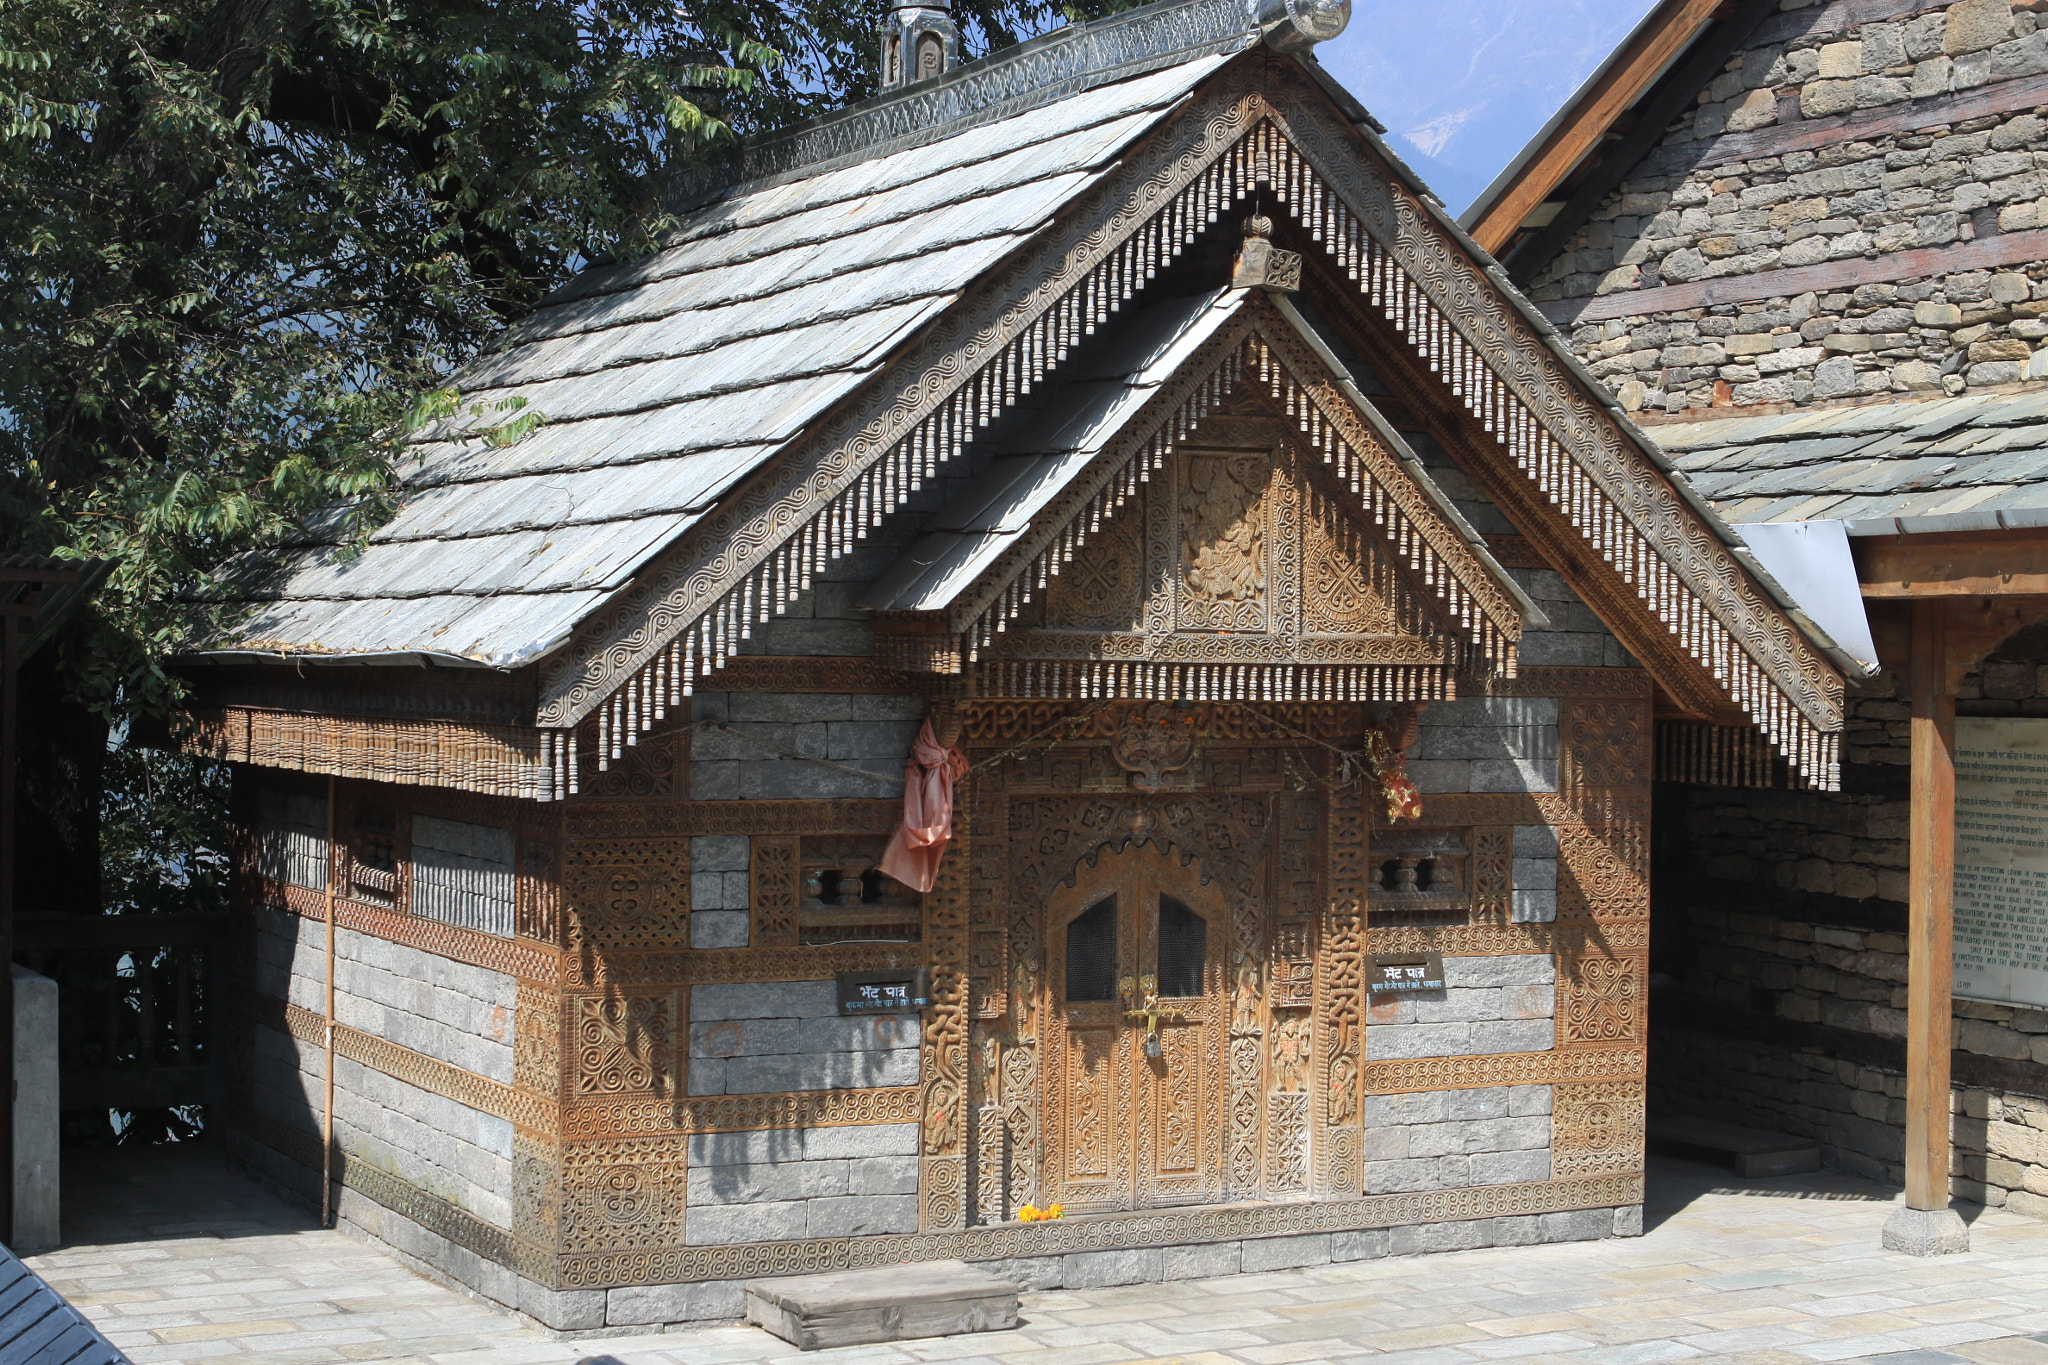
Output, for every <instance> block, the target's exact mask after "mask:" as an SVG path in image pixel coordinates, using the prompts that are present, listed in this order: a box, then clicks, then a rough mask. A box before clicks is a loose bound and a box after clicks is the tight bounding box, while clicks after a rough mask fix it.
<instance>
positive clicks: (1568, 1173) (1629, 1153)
mask: <svg viewBox="0 0 2048 1365" xmlns="http://www.w3.org/2000/svg"><path fill="white" fill-rule="evenodd" d="M1550 1093H1551V1116H1550V1171H1551V1174H1552V1175H1553V1176H1556V1177H1558V1178H1560V1179H1562V1178H1565V1177H1574V1176H1589V1175H1606V1174H1610V1173H1612V1174H1624V1173H1632V1172H1637V1171H1641V1170H1642V1169H1643V1083H1642V1082H1641V1081H1639V1080H1635V1081H1605V1082H1594V1083H1591V1084H1586V1083H1570V1084H1565V1085H1559V1086H1555V1087H1553V1088H1552V1090H1551V1092H1550Z"/></svg>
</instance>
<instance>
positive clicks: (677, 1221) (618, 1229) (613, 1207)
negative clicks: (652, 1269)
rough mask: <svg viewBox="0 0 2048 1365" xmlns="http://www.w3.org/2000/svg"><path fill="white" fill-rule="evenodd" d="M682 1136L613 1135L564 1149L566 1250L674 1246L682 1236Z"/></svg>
mask: <svg viewBox="0 0 2048 1365" xmlns="http://www.w3.org/2000/svg"><path fill="white" fill-rule="evenodd" d="M683 1141H684V1139H682V1138H679V1137H653V1138H614V1139H612V1140H611V1141H608V1142H597V1143H569V1144H565V1145H564V1146H563V1148H562V1157H561V1160H562V1203H561V1225H560V1227H561V1230H560V1238H561V1248H562V1250H563V1251H564V1252H568V1253H572V1254H573V1253H577V1252H593V1251H613V1250H616V1249H619V1248H623V1247H636V1246H646V1247H663V1246H673V1245H675V1244H677V1243H679V1242H681V1241H682V1240H683V1238H684V1228H683V1223H684V1216H685V1165H684V1159H683V1154H684V1149H683Z"/></svg>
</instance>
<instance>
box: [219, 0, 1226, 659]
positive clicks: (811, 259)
mask: <svg viewBox="0 0 2048 1365" xmlns="http://www.w3.org/2000/svg"><path fill="white" fill-rule="evenodd" d="M1237 22H1238V24H1239V29H1240V31H1238V32H1237V33H1236V34H1235V35H1234V36H1232V37H1230V38H1229V39H1228V40H1226V41H1222V42H1218V41H1216V40H1214V38H1213V35H1212V37H1211V39H1210V41H1208V43H1207V45H1206V46H1207V49H1208V50H1203V49H1202V48H1201V47H1199V46H1198V47H1197V49H1196V50H1194V51H1192V52H1189V53H1186V54H1183V59H1182V60H1180V61H1178V62H1177V63H1176V64H1174V65H1171V66H1167V67H1165V68H1164V69H1161V70H1155V71H1149V72H1146V73H1144V74H1140V75H1137V76H1135V77H1129V78H1125V79H1118V77H1119V76H1120V75H1122V74H1124V72H1123V71H1121V70H1110V71H1107V72H1102V73H1099V74H1098V79H1099V80H1101V81H1103V82H1106V83H1104V84H1101V85H1099V86H1098V87H1097V88H1094V89H1088V90H1083V91H1082V92H1081V93H1069V94H1066V95H1065V97H1064V98H1058V99H1056V100H1051V102H1048V103H1045V104H1043V105H1041V106H1040V107H1036V108H1029V109H1026V110H1024V111H1023V112H1018V113H1014V114H1011V115H1009V116H1008V117H1004V118H1001V119H999V120H997V121H993V122H987V123H983V124H980V125H979V126H971V127H968V128H966V129H964V130H963V131H960V132H957V133H955V134H954V135H952V136H949V137H944V138H941V139H939V140H937V141H932V140H930V139H929V138H928V137H927V138H926V139H923V140H914V142H915V145H911V146H907V147H900V148H898V149H897V150H894V151H888V152H886V153H885V154H880V155H876V156H873V157H871V158H870V159H867V160H863V161H858V162H856V163H855V164H851V165H845V166H841V167H839V168H838V169H828V170H824V171H822V172H820V173H815V174H808V175H805V176H802V177H800V178H794V179H792V178H788V177H786V176H785V177H782V178H780V179H771V180H770V181H767V182H757V183H756V184H755V185H754V186H752V187H748V186H742V187H740V188H738V189H737V190H735V191H734V192H732V193H731V194H730V195H729V196H728V197H726V198H724V199H722V200H720V201H718V202H716V203H714V204H712V205H711V206H709V207H707V208H704V209H702V210H701V211H699V212H698V213H696V214H695V215H694V216H692V217H690V218H688V219H687V220H686V221H685V223H684V225H683V227H682V228H681V230H680V231H679V232H678V233H677V234H676V235H675V237H674V238H673V239H672V244H671V245H670V246H669V247H668V248H667V249H666V250H664V251H662V252H661V253H660V254H658V255H656V256H653V257H650V258H648V259H646V260H644V261H640V262H636V263H633V264H629V265H621V266H615V267H610V268H605V269H597V270H591V271H587V272H585V273H584V274H582V275H581V276H579V277H577V279H576V280H575V281H573V282H572V283H571V284H570V285H569V286H568V287H566V288H565V289H563V290H562V291H560V292H559V293H558V294H556V295H555V296H554V297H553V298H552V299H550V300H549V302H548V303H547V304H546V305H545V306H543V307H542V308H541V309H540V310H539V311H537V312H536V313H535V314H534V315H533V316H532V317H531V318H529V319H527V320H526V321H525V322H524V323H522V324H521V325H520V326H518V327H516V328H514V329H512V330H511V331H510V332H508V334H507V335H506V336H505V337H504V339H503V340H502V342H501V343H500V345H499V347H498V349H497V351H496V353H495V354H493V355H491V356H489V357H487V358H485V359H484V360H483V361H482V362H481V363H480V364H479V365H477V366H476V367H475V368H473V369H472V370H471V371H469V372H468V373H467V374H466V375H464V376H463V378H462V379H461V381H460V388H461V390H462V392H463V402H464V411H463V412H462V413H460V414H458V415H457V416H455V417H452V418H450V419H449V420H447V421H445V422H443V423H440V424H438V425H437V426H435V427H434V428H431V429H429V430H428V431H426V432H424V433H422V434H421V438H420V439H419V441H418V443H417V444H416V445H415V446H414V447H413V455H414V456H415V457H416V459H415V460H414V461H408V462H407V463H406V464H404V465H402V466H401V468H400V470H399V475H400V477H401V479H402V481H403V492H402V495H401V497H402V509H401V511H400V512H399V513H398V515H397V517H396V518H395V519H394V520H393V521H392V522H391V523H390V524H388V525H386V526H385V527H383V528H382V529H380V530H379V531H378V532H377V533H376V534H375V535H374V536H373V537H372V538H371V540H370V542H369V545H368V547H367V548H366V549H365V550H364V551H363V552H362V553H361V554H359V555H356V556H355V557H353V558H350V557H349V556H348V555H347V554H345V553H344V551H343V550H342V548H341V547H340V546H339V545H337V544H333V543H327V544H321V543H319V539H320V538H319V536H318V534H317V533H316V534H314V535H313V536H312V537H311V540H312V541H313V543H312V544H311V545H302V548H301V549H299V550H298V552H296V553H294V554H293V555H292V556H291V557H289V558H288V559H287V560H286V561H284V562H283V563H282V564H281V565H280V564H279V563H278V562H277V561H274V560H272V559H269V558H260V557H252V558H251V560H249V561H248V562H247V563H246V564H245V565H244V566H242V567H241V568H240V570H239V571H238V572H237V573H235V574H234V575H232V576H231V577H230V584H231V587H230V589H229V592H228V594H227V595H228V596H230V597H232V598H233V599H236V600H246V601H249V602H251V603H253V604H254V605H253V607H252V609H251V610H250V612H249V613H248V614H247V616H246V618H245V619H244V620H243V621H242V622H241V623H240V624H239V625H238V626H237V628H236V630H235V632H234V635H233V637H232V638H231V639H230V640H229V641H226V642H223V643H222V644H220V645H217V646H216V647H215V648H213V649H210V650H208V651H206V652H207V653H208V654H212V655H215V656H218V655H221V654H235V653H258V654H271V655H275V654H281V653H291V654H320V655H327V656H330V657H337V658H343V657H345V658H351V659H357V660H365V661H367V660H378V661H383V662H409V661H425V660H429V659H431V660H434V661H436V662H443V663H458V664H461V663H467V664H475V665H482V666H486V667H492V668H516V667H519V666H521V665H523V664H526V663H529V662H531V661H533V660H535V659H537V658H539V657H541V656H542V655H544V654H547V653H548V652H550V651H551V650H553V649H555V648H557V647H559V646H560V645H561V644H562V643H563V641H564V640H566V639H567V637H568V635H569V633H570V631H571V630H572V629H573V628H574V626H575V625H576V624H577V622H579V621H580V620H582V619H583V618H584V617H585V616H586V615H588V614H589V613H590V612H591V611H592V610H593V609H595V608H596V607H597V606H598V605H599V604H600V603H602V602H603V601H605V600H606V599H607V598H609V597H610V596H611V595H612V594H613V593H615V592H616V591H617V590H618V589H620V588H621V587H623V586H624V585H625V584H626V583H627V582H628V580H629V579H630V578H631V577H632V575H633V574H634V572H635V571H636V570H637V569H639V568H640V567H641V566H642V565H644V564H645V563H646V562H647V560H648V559H649V558H650V557H651V556H652V555H654V554H655V553H656V552H657V551H659V550H660V549H662V548H663V547H664V546H667V545H669V544H670V543H672V542H673V541H674V540H675V539H676V537H677V536H679V535H681V534H682V533H683V532H684V531H686V530H687V529H689V528H690V527H691V526H692V525H694V524H695V523H696V522H697V521H698V520H700V519H701V518H702V517H703V516H705V515H706V514H707V513H708V512H709V511H710V510H711V508H712V507H713V506H714V505H715V504H716V503H717V501H718V500H719V498H720V497H721V496H722V495H723V494H725V493H726V492H727V491H729V490H730V489H732V488H733V487H734V486H735V485H736V484H737V483H738V482H739V481H740V480H741V479H742V478H744V477H745V476H746V475H747V474H748V473H749V472H751V471H752V470H754V469H756V468H758V467H759V466H760V465H761V464H762V463H763V462H765V461H766V460H768V459H769V458H770V457H771V456H773V455H774V454H775V453H776V452H777V451H778V450H779V449H781V448H782V447H783V446H784V445H786V444H787V443H789V442H790V441H791V440H793V439H794V438H796V437H797V436H798V435H800V434H801V433H802V432H803V431H804V430H805V429H806V428H807V427H808V426H809V425H810V424H811V423H812V422H814V421H815V420H817V419H818V418H819V417H820V416H821V415H822V414H823V413H825V412H826V411H827V410H828V409H829V408H831V407H832V405H833V404H835V403H836V402H838V401H839V400H840V399H842V398H844V397H846V396H847V395H848V394H850V393H851V392H853V391H854V389H855V388H856V387H857V386H858V385H860V384H861V383H862V381H863V380H865V379H867V378H868V377H869V376H871V375H872V374H873V373H874V372H875V371H876V369H877V368H878V367H880V366H881V365H882V364H883V363H884V362H885V361H886V360H887V358H888V357H889V356H890V355H891V354H893V353H894V352H895V351H896V350H898V349H899V348H900V347H902V346H903V345H904V344H906V343H907V342H908V341H909V340H910V339H911V338H912V336H913V335H914V334H915V333H916V332H917V331H918V329H919V328H921V327H922V326H923V325H924V324H926V323H927V322H929V321H931V320H932V319H933V318H935V317H936V316H938V315H939V313H940V312H941V311H943V310H944V309H945V308H946V307H947V306H948V305H949V304H951V303H952V302H953V301H954V300H955V299H956V298H958V297H959V295H960V293H961V291H962V290H964V289H965V288H967V287H968V285H970V284H971V283H972V282H973V281H975V280H976V279H978V278H979V277H981V276H983V275H984V274H986V273H987V272H988V271H989V270H990V269H991V268H992V267H993V266H995V265H996V264H997V263H998V262H999V261H1001V260H1002V258H1003V257H1005V256H1006V255H1008V254H1009V253H1010V252H1011V250H1012V249H1014V248H1015V247H1017V246H1018V245H1019V244H1020V243H1021V242H1023V241H1024V240H1026V239H1027V238H1028V237H1029V236H1030V235H1031V234H1033V233H1034V232H1035V231H1037V230H1038V229H1039V228H1040V227H1041V226H1043V225H1044V224H1045V223H1046V222H1047V221H1048V220H1049V219H1050V218H1051V217H1052V216H1053V214H1054V213H1055V212H1056V211H1057V210H1059V209H1060V208H1061V207H1062V206H1063V205H1065V204H1067V203H1069V202H1071V201H1072V200H1073V199H1074V198H1075V196H1077V195H1079V194H1081V193H1082V192H1084V191H1085V190H1086V189H1088V188H1089V187H1090V186H1091V185H1093V184H1094V183H1096V181H1097V180H1098V179H1099V178H1100V177H1101V176H1103V175H1104V174H1106V173H1108V171H1109V170H1110V169H1112V168H1113V167H1114V165H1115V163H1116V161H1117V159H1118V157H1119V154H1120V153H1121V152H1122V151H1123V149H1125V148H1126V147H1128V146H1129V145H1130V144H1131V143H1132V142H1133V141H1134V140H1136V139H1137V138H1138V137H1140V136H1141V135H1143V134H1144V133H1145V132H1146V131H1147V130H1148V129H1150V128H1151V127H1153V126H1154V125H1155V124H1157V123H1158V122H1159V121H1161V120H1162V119H1163V118H1165V117H1166V116H1167V115H1168V114H1169V113H1170V112H1171V111H1172V109H1173V108H1174V107H1175V106H1176V105H1177V104H1178V103H1179V102H1180V101H1181V99H1182V98H1183V97H1184V96H1186V95H1187V94H1188V93H1189V92H1190V91H1191V90H1192V89H1193V88H1194V87H1195V86H1196V85H1198V84H1199V83H1200V82H1201V81H1202V80H1203V79H1204V78H1206V77H1207V76H1209V75H1210V74H1211V73H1213V72H1214V71H1215V70H1216V69H1217V68H1218V67H1219V66H1221V65H1222V63H1223V62H1224V61H1225V60H1227V58H1228V54H1229V52H1232V51H1236V50H1238V49H1240V48H1243V47H1246V46H1249V45H1251V44H1252V43H1253V42H1255V41H1256V36H1255V35H1254V34H1251V33H1249V32H1248V31H1243V23H1242V20H1241V19H1240V20H1238V21H1237ZM1198 36H1199V35H1198ZM1219 48H1221V49H1223V50H1216V49H1219ZM1054 93H1057V92H1054ZM1048 98H1049V99H1050V96H1048ZM508 400H524V402H525V404H526V406H525V407H524V408H512V407H507V406H503V405H504V404H506V403H507V401H508ZM531 412H537V413H540V414H542V415H543V416H544V417H545V421H544V423H543V424H542V425H541V426H540V427H539V429H538V430H536V431H534V432H532V433H531V434H529V435H527V436H526V437H525V438H524V439H521V440H519V441H518V442H516V443H514V444H512V445H510V446H506V447H502V448H498V447H493V446H491V445H490V444H488V443H487V442H485V441H484V440H482V439H479V438H478V437H477V436H476V435H475V434H474V433H475V432H476V431H477V430H478V429H480V428H485V427H489V426H492V425H495V424H500V423H503V422H505V421H508V420H510V419H512V418H515V417H517V416H519V415H520V414H521V413H531Z"/></svg>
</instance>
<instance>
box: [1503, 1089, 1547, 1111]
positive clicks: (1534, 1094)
mask: <svg viewBox="0 0 2048 1365" xmlns="http://www.w3.org/2000/svg"><path fill="white" fill-rule="evenodd" d="M1550 1108H1551V1091H1550V1087H1549V1086H1547V1085H1516V1086H1510V1087H1509V1088H1508V1113H1509V1114H1510V1115H1511V1116H1512V1117H1515V1118H1525V1117H1528V1116H1529V1115H1532V1114H1548V1113H1549V1112H1550Z"/></svg>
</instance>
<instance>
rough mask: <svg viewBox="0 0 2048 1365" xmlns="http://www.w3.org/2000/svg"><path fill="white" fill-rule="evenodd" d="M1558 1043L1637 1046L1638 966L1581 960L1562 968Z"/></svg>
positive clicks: (1627, 961)
mask: <svg viewBox="0 0 2048 1365" xmlns="http://www.w3.org/2000/svg"><path fill="white" fill-rule="evenodd" d="M1560 966H1561V968H1562V969H1561V970H1560V972H1559V974H1558V980H1557V1027H1558V1040H1559V1041H1560V1042H1567V1043H1618V1042H1631V1043H1632V1042H1637V1041H1639V1040H1641V1038H1642V1036H1643V1033H1642V981H1641V964H1640V963H1639V962H1637V961H1636V960H1635V959H1634V958H1632V957H1582V958H1579V959H1577V960H1576V961H1572V962H1568V963H1564V964H1560Z"/></svg>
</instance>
